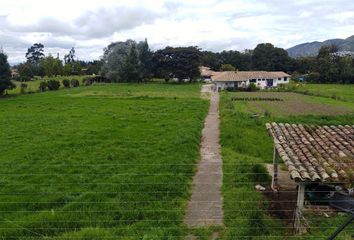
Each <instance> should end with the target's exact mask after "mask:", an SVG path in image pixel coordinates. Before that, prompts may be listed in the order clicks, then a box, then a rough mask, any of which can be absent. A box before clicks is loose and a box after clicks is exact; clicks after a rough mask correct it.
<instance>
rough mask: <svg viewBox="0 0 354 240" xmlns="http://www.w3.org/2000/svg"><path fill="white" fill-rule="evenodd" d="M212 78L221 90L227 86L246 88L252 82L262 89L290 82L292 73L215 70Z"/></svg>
mask: <svg viewBox="0 0 354 240" xmlns="http://www.w3.org/2000/svg"><path fill="white" fill-rule="evenodd" d="M211 80H212V82H213V83H215V85H216V89H217V90H219V91H220V90H224V89H227V88H246V87H248V86H249V85H250V84H251V83H254V84H255V85H256V86H257V87H258V88H260V89H266V88H274V87H278V86H279V84H288V83H289V80H290V75H289V74H287V73H285V72H267V71H226V72H214V74H213V75H212V76H211Z"/></svg>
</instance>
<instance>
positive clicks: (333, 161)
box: [266, 123, 354, 183]
mask: <svg viewBox="0 0 354 240" xmlns="http://www.w3.org/2000/svg"><path fill="white" fill-rule="evenodd" d="M266 128H267V129H268V131H269V133H270V135H271V136H272V137H273V141H274V145H275V149H276V151H277V152H278V154H279V156H280V157H281V159H282V160H283V161H284V163H285V164H286V166H287V167H288V170H289V172H290V176H291V178H292V179H294V180H296V181H303V182H312V181H322V182H348V183H350V182H352V181H354V126H349V125H346V126H341V125H339V126H317V125H301V124H282V123H279V124H278V123H271V124H270V123H267V124H266Z"/></svg>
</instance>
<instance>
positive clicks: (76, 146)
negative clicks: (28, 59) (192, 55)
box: [0, 84, 208, 239]
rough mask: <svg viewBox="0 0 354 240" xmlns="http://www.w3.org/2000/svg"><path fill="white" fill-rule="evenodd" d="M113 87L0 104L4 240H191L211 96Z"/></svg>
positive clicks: (194, 90)
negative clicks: (190, 206) (188, 209)
mask: <svg viewBox="0 0 354 240" xmlns="http://www.w3.org/2000/svg"><path fill="white" fill-rule="evenodd" d="M199 90H200V86H199V85H197V84H193V85H171V84H135V85H134V84H106V85H95V86H90V87H81V88H77V89H66V90H60V91H55V92H45V93H37V94H30V95H28V94H26V95H19V96H15V97H9V98H5V99H1V100H0V126H1V132H0V139H1V140H2V141H1V142H0V149H1V155H0V164H1V170H0V211H1V214H0V239H183V238H184V236H185V235H186V234H187V229H186V228H185V226H184V225H183V223H182V220H183V215H184V211H185V205H186V201H187V199H188V197H189V195H190V193H189V189H190V183H191V179H192V176H193V175H194V171H195V163H196V161H197V160H198V158H199V142H200V135H201V129H202V127H203V119H204V117H205V115H206V113H207V109H208V101H206V100H202V99H200V97H199V94H200V93H199Z"/></svg>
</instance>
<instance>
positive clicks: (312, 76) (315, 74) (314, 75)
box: [306, 72, 321, 83]
mask: <svg viewBox="0 0 354 240" xmlns="http://www.w3.org/2000/svg"><path fill="white" fill-rule="evenodd" d="M320 78H321V74H320V73H318V72H311V73H310V74H309V75H308V76H307V78H306V81H309V82H313V83H318V82H320Z"/></svg>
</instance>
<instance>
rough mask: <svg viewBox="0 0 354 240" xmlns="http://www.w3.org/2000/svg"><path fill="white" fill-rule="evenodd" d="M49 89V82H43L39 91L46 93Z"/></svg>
mask: <svg viewBox="0 0 354 240" xmlns="http://www.w3.org/2000/svg"><path fill="white" fill-rule="evenodd" d="M47 87H48V84H47V82H46V81H42V82H40V83H39V87H38V89H39V91H41V92H45V91H46V90H47Z"/></svg>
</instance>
